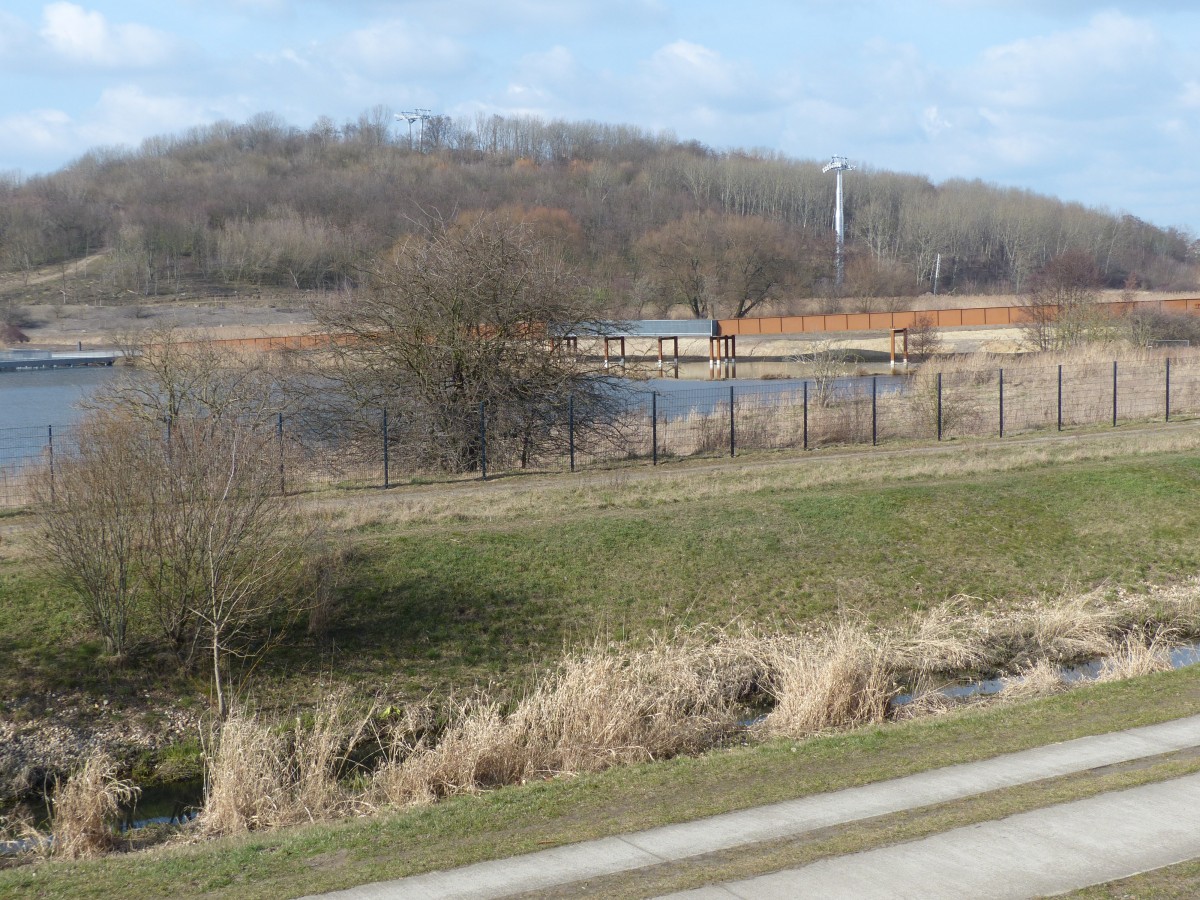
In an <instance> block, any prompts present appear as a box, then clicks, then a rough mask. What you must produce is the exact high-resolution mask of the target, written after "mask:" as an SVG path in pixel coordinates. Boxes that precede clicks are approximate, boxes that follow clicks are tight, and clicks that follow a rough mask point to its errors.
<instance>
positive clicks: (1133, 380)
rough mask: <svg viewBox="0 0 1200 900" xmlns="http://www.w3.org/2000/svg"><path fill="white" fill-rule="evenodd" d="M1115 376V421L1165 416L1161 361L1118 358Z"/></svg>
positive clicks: (1163, 369)
mask: <svg viewBox="0 0 1200 900" xmlns="http://www.w3.org/2000/svg"><path fill="white" fill-rule="evenodd" d="M1116 376H1117V377H1116V386H1117V391H1116V397H1117V405H1116V411H1117V421H1118V422H1145V421H1151V420H1155V419H1158V420H1161V419H1162V418H1164V415H1165V412H1164V408H1163V396H1164V391H1165V387H1164V385H1165V378H1166V365H1165V363H1164V362H1163V361H1162V360H1135V361H1133V362H1125V361H1119V362H1117V363H1116Z"/></svg>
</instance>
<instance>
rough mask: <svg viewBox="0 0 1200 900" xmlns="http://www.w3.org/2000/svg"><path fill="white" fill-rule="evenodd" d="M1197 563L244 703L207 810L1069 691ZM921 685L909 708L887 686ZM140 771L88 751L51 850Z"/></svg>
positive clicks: (492, 779) (215, 823)
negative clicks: (1073, 668)
mask: <svg viewBox="0 0 1200 900" xmlns="http://www.w3.org/2000/svg"><path fill="white" fill-rule="evenodd" d="M1198 623H1200V580H1198V581H1191V582H1188V583H1186V584H1182V585H1176V586H1174V587H1171V588H1165V589H1162V590H1154V591H1149V592H1146V593H1141V594H1130V593H1125V592H1121V591H1115V590H1109V589H1100V590H1096V591H1092V592H1090V593H1086V594H1082V595H1074V596H1067V597H1064V598H1061V599H1056V600H1043V601H1040V602H1038V603H1035V604H1029V605H1026V606H1020V607H1015V608H1010V609H1007V610H1003V611H999V612H997V611H995V610H985V609H983V608H982V604H981V603H980V602H979V601H978V600H977V599H976V598H971V597H958V598H954V599H952V600H950V601H948V602H946V603H944V604H941V605H939V606H937V607H934V608H933V609H931V610H928V611H926V612H922V613H914V614H913V615H912V616H911V617H910V618H909V619H908V620H907V621H904V622H901V623H898V624H895V625H892V626H889V627H886V628H884V627H876V626H873V625H872V624H871V623H869V622H868V621H866V620H863V619H857V620H856V619H851V618H846V619H843V620H842V621H839V622H837V623H834V624H832V625H830V626H828V627H825V628H820V629H810V630H807V631H805V630H800V629H796V630H792V629H775V630H771V631H756V630H751V629H747V628H735V627H730V628H725V629H720V628H702V629H695V630H689V631H681V632H679V633H677V634H674V635H671V636H669V637H659V638H657V639H654V640H651V641H649V642H648V643H647V644H646V645H644V646H631V645H627V644H622V643H616V642H611V641H597V642H595V643H593V644H592V645H591V646H589V647H586V648H584V649H583V650H581V651H577V652H572V653H567V654H565V655H564V656H563V658H562V659H561V660H560V661H559V662H558V663H557V664H556V665H554V666H553V667H552V668H551V669H549V670H548V671H546V672H545V673H544V674H543V675H542V676H541V677H539V678H537V679H535V680H534V681H533V682H532V683H531V684H530V685H529V686H528V688H527V689H526V690H524V691H523V692H521V693H519V694H517V695H511V694H506V693H504V692H501V691H498V690H494V689H493V690H491V691H486V690H479V691H477V692H476V693H475V694H473V695H471V696H469V697H465V698H461V699H457V700H448V701H445V702H441V703H435V702H433V701H432V700H426V701H423V702H420V703H412V704H407V705H401V706H399V707H387V708H384V709H381V707H380V706H378V705H376V706H372V707H369V708H368V707H364V706H363V705H361V704H359V703H356V702H355V701H354V700H353V698H352V697H351V695H350V694H349V693H347V692H344V691H343V692H339V693H335V694H331V695H330V696H329V697H327V698H326V699H325V700H324V701H323V702H321V703H319V704H318V705H317V708H316V710H315V711H314V713H313V715H312V716H311V718H309V719H303V720H299V719H298V720H295V721H292V722H291V723H287V724H284V723H281V722H278V721H274V720H271V719H270V718H268V717H266V716H263V715H259V714H256V713H254V712H253V711H249V710H245V709H242V710H235V711H234V712H233V714H232V715H230V716H229V717H228V718H227V720H226V721H225V722H223V723H221V724H220V725H219V727H215V728H214V729H213V732H212V735H211V737H210V739H209V741H208V747H207V750H208V752H207V765H206V782H207V784H206V796H205V801H204V808H203V810H202V813H201V815H200V817H199V819H198V821H197V823H196V825H195V826H194V827H195V828H196V829H197V830H198V831H199V832H200V833H202V834H224V833H239V832H246V831H253V830H258V829H263V828H272V827H279V826H286V825H291V824H297V823H303V822H316V821H322V820H332V819H337V818H342V817H346V816H351V815H360V814H364V813H368V812H370V811H372V810H375V809H378V808H380V807H384V806H409V805H421V804H428V803H432V802H436V801H438V800H440V799H442V798H445V797H450V796H454V795H461V794H474V793H478V792H481V791H487V790H491V789H495V788H499V787H502V786H505V785H513V784H520V783H524V782H528V781H531V780H539V779H546V778H555V777H563V776H571V775H574V774H577V773H583V772H597V771H601V770H603V769H606V768H609V767H611V766H617V765H626V764H631V763H637V762H646V761H652V760H660V759H666V758H670V757H674V756H679V755H685V754H698V753H703V752H706V751H708V750H711V749H714V748H718V747H721V746H725V745H727V744H728V743H729V742H730V741H731V740H734V739H736V740H739V741H740V740H769V739H772V738H777V737H786V738H790V739H803V738H806V737H808V736H811V735H815V734H819V733H822V732H828V731H833V730H838V729H845V728H853V727H856V726H861V725H865V724H874V723H880V722H884V721H887V720H892V719H909V718H914V717H917V716H926V715H937V714H943V713H946V712H948V711H950V710H952V709H954V708H956V707H957V706H960V705H962V703H963V702H973V703H978V702H986V701H987V699H988V698H982V697H976V698H973V699H971V700H967V701H963V700H956V699H954V698H952V697H950V696H949V695H948V694H947V693H945V692H944V691H943V690H942V689H943V688H944V687H946V686H947V685H949V684H952V683H962V681H963V680H964V679H967V680H970V679H972V678H978V677H982V676H987V677H1000V678H1002V679H1003V681H1004V686H1003V690H1002V691H1001V692H1000V693H999V695H998V696H997V697H996V698H995V700H996V702H1007V701H1017V700H1023V699H1027V698H1030V697H1036V696H1043V695H1046V694H1050V693H1056V692H1059V691H1062V690H1067V689H1068V688H1069V687H1071V684H1069V683H1068V681H1067V679H1066V678H1065V677H1064V674H1065V673H1064V668H1063V667H1064V666H1066V665H1072V664H1076V663H1079V662H1084V661H1101V663H1102V665H1101V666H1100V667H1099V668H1100V673H1099V678H1100V680H1114V679H1118V678H1127V677H1132V676H1135V675H1141V674H1146V673H1150V672H1155V671H1161V670H1162V669H1165V668H1167V667H1169V666H1170V659H1169V653H1170V650H1171V648H1172V647H1173V646H1176V645H1177V644H1178V643H1180V642H1181V641H1182V640H1184V639H1186V638H1188V637H1194V636H1196V635H1198V634H1200V627H1197V626H1198ZM902 692H907V693H909V694H910V695H911V698H912V699H911V700H910V701H909V702H906V703H904V704H903V705H897V704H895V703H894V702H893V701H894V700H895V699H896V698H897V696H898V695H899V694H901V693H902ZM135 792H136V788H134V787H133V786H132V785H130V784H129V783H128V782H122V781H120V780H118V779H117V778H116V775H115V770H114V768H113V766H112V764H111V763H110V762H108V761H105V760H100V759H95V760H89V762H88V764H87V766H85V767H84V769H83V770H82V771H81V772H79V773H78V774H77V775H76V776H74V777H73V778H72V779H70V780H69V781H68V782H66V783H65V784H64V785H63V786H62V787H60V789H59V791H58V794H57V796H56V797H55V800H54V810H55V819H54V839H53V847H54V851H53V852H55V853H61V854H63V855H70V856H79V855H86V854H89V853H95V852H100V851H102V850H103V849H105V848H110V847H112V846H113V843H114V838H113V835H114V832H113V828H112V822H113V818H114V816H115V815H116V814H117V812H118V809H119V807H120V806H121V804H123V803H126V802H128V800H129V799H131V798H132V796H133V795H134V793H135Z"/></svg>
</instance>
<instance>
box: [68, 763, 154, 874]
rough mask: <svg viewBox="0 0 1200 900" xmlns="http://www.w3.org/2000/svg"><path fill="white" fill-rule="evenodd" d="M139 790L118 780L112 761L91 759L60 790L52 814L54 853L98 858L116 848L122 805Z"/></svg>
mask: <svg viewBox="0 0 1200 900" xmlns="http://www.w3.org/2000/svg"><path fill="white" fill-rule="evenodd" d="M140 793H141V792H140V790H139V789H138V788H137V787H135V786H134V785H133V784H132V783H131V782H129V781H123V780H121V779H119V778H118V777H117V766H116V763H115V762H113V760H111V759H109V758H108V757H106V756H103V755H100V754H93V755H92V756H90V757H88V759H87V761H86V762H85V763H84V765H83V768H82V769H80V770H79V771H78V772H76V773H75V774H74V775H72V776H71V777H70V778H68V779H67V780H66V782H65V783H62V784H60V785H59V786H58V789H57V790H56V791H55V793H54V798H53V802H52V813H51V834H52V836H53V843H52V844H51V852H52V853H53V854H54V855H55V856H63V857H66V858H68V859H79V858H81V857H87V856H96V855H98V854H100V853H104V852H105V851H107V850H111V849H112V848H113V847H114V846H115V844H116V840H117V838H116V831H115V826H116V819H117V817H118V816H119V815H120V813H121V807H122V805H127V804H129V803H131V802H132V801H134V800H136V799H137V797H138V795H139V794H140Z"/></svg>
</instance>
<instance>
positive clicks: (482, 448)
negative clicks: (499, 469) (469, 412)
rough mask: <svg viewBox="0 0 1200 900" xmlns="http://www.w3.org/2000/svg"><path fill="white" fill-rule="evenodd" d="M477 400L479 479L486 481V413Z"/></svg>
mask: <svg viewBox="0 0 1200 900" xmlns="http://www.w3.org/2000/svg"><path fill="white" fill-rule="evenodd" d="M483 404H484V401H483V400H480V401H479V480H480V481H487V415H486V414H485V412H484V407H483Z"/></svg>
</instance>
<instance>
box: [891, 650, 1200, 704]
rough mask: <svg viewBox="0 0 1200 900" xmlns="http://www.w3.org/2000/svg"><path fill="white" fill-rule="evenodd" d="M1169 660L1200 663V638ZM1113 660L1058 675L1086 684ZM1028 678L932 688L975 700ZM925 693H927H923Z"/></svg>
mask: <svg viewBox="0 0 1200 900" xmlns="http://www.w3.org/2000/svg"><path fill="white" fill-rule="evenodd" d="M1167 660H1168V662H1169V663H1170V666H1171V668H1172V669H1182V668H1184V667H1185V666H1191V665H1195V664H1196V663H1198V662H1200V641H1197V642H1193V643H1188V644H1181V645H1179V646H1177V647H1174V648H1172V649H1171V650H1170V652H1169V653H1168V655H1167ZM1110 662H1112V660H1111V659H1110V658H1108V657H1102V658H1100V659H1094V660H1091V661H1090V662H1086V663H1079V664H1078V665H1074V666H1062V667H1060V668H1059V670H1058V675H1059V677H1060V678H1061V679H1062V681H1063V683H1064V684H1066V685H1078V684H1086V683H1087V682H1092V681H1095V680H1096V679H1098V678H1099V677H1100V674H1101V672H1103V671H1104V667H1105V666H1106V665H1107V664H1109V663H1110ZM1024 681H1025V676H1022V675H1012V676H1008V677H999V678H982V679H979V680H977V681H968V682H963V683H959V684H949V685H946V686H945V687H942V688H938V689H937V690H935V691H932V692H931V693H933V694H940V695H941V696H943V697H945V698H946V699H948V700H957V701H962V700H974V699H976V698H980V697H992V696H995V695H996V694H999V693H1000V692H1001V691H1003V690H1004V689H1005V688H1009V687H1012V686H1014V685H1019V684H1021V683H1023V682H1024ZM921 696H926V695H921ZM916 699H917V695H914V694H911V693H908V694H898V695H897V696H895V697H893V698H892V701H891V703H890V706H891V708H893V709H897V708H900V707H904V706H907V705H908V704H910V703H912V702H913V701H914V700H916Z"/></svg>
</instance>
